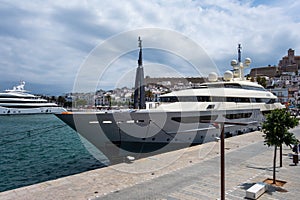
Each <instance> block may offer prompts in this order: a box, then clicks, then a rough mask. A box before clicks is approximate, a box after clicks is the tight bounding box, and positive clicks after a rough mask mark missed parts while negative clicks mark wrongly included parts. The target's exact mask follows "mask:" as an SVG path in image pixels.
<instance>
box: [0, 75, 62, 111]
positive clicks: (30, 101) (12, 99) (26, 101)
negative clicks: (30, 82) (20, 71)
mask: <svg viewBox="0 0 300 200" xmlns="http://www.w3.org/2000/svg"><path fill="white" fill-rule="evenodd" d="M24 87H25V82H24V81H21V82H20V84H19V85H17V86H14V87H13V89H10V90H5V91H4V92H2V93H0V115H17V114H39V113H61V112H64V111H66V109H64V108H62V107H59V106H58V105H57V104H55V103H50V102H48V101H47V100H45V99H42V98H40V97H39V96H36V95H33V94H29V93H28V91H26V90H25V89H24Z"/></svg>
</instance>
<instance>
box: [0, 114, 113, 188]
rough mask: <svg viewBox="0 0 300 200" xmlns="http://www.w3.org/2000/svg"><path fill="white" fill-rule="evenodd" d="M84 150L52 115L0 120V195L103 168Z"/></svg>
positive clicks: (68, 128)
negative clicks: (8, 191)
mask: <svg viewBox="0 0 300 200" xmlns="http://www.w3.org/2000/svg"><path fill="white" fill-rule="evenodd" d="M88 148H89V150H88V149H87V145H86V142H83V139H82V138H81V137H80V136H79V135H78V134H77V133H76V132H75V131H74V130H73V129H71V128H70V127H68V126H67V125H65V124H64V123H63V122H62V121H60V120H59V119H58V118H56V117H55V116H54V115H52V114H44V115H43V114H37V115H11V116H0V192H3V191H6V190H10V189H15V188H18V187H22V186H27V185H31V184H35V183H39V182H43V181H47V180H53V179H57V178H60V177H64V176H68V175H72V174H77V173H80V172H84V171H88V170H92V169H96V168H101V167H104V166H105V165H106V164H107V160H106V159H105V157H104V156H103V155H101V152H98V151H97V150H96V149H95V148H94V147H92V146H91V145H90V146H89V147H88ZM93 148H94V149H93ZM91 151H93V152H94V153H92V154H93V155H95V154H97V159H96V158H95V157H94V156H93V155H92V154H91V153H90V152H91ZM95 152H96V153H95ZM101 156H103V157H101ZM99 158H100V159H99ZM101 158H102V159H101Z"/></svg>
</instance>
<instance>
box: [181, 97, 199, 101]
mask: <svg viewBox="0 0 300 200" xmlns="http://www.w3.org/2000/svg"><path fill="white" fill-rule="evenodd" d="M178 99H179V101H180V102H197V101H198V100H197V97H195V96H181V97H178Z"/></svg>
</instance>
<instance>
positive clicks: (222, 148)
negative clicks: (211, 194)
mask: <svg viewBox="0 0 300 200" xmlns="http://www.w3.org/2000/svg"><path fill="white" fill-rule="evenodd" d="M201 122H202V123H207V122H209V123H215V124H218V125H219V126H220V128H221V135H220V141H221V142H220V151H221V156H220V162H221V163H220V171H221V172H220V173H221V200H225V136H224V128H225V124H228V125H239V126H247V125H249V124H253V123H257V121H252V122H227V121H225V120H224V121H214V122H211V121H207V120H201Z"/></svg>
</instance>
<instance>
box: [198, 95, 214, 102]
mask: <svg viewBox="0 0 300 200" xmlns="http://www.w3.org/2000/svg"><path fill="white" fill-rule="evenodd" d="M197 100H198V102H210V101H211V99H210V96H197Z"/></svg>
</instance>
